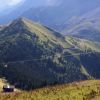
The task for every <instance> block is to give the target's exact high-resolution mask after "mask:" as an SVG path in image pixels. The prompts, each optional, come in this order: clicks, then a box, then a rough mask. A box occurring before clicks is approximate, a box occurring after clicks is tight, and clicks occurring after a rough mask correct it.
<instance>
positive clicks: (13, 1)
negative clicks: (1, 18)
mask: <svg viewBox="0 0 100 100" xmlns="http://www.w3.org/2000/svg"><path fill="white" fill-rule="evenodd" d="M23 1H24V0H0V10H1V11H2V10H4V9H6V8H9V7H12V6H15V5H17V4H19V3H21V2H23Z"/></svg>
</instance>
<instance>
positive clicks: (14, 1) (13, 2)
mask: <svg viewBox="0 0 100 100" xmlns="http://www.w3.org/2000/svg"><path fill="white" fill-rule="evenodd" d="M22 1H23V0H8V5H10V6H14V5H16V4H18V3H20V2H22Z"/></svg>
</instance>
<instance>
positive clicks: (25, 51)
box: [0, 18, 100, 89]
mask: <svg viewBox="0 0 100 100" xmlns="http://www.w3.org/2000/svg"><path fill="white" fill-rule="evenodd" d="M81 43H82V44H83V46H82V44H81ZM99 47H100V44H99V43H93V42H91V41H86V40H81V39H79V42H78V39H76V38H74V37H64V36H62V35H61V34H60V33H58V32H55V31H53V30H52V29H50V28H48V27H46V26H43V25H40V24H39V23H35V22H31V21H30V20H28V19H25V18H20V19H16V20H14V21H13V22H12V23H10V24H9V25H8V26H6V27H5V28H4V29H3V30H2V31H0V66H1V67H0V69H2V72H3V73H1V74H2V75H1V76H3V77H5V78H6V79H7V80H8V82H9V83H11V84H13V85H15V86H16V87H19V88H21V89H33V88H37V87H43V86H46V85H53V84H61V83H66V82H72V81H76V80H84V79H91V78H99V77H100V73H99V70H100V68H99V66H100V53H99V50H100V48H99ZM87 52H91V53H89V54H88V53H87ZM76 53H78V55H76ZM80 53H82V54H80ZM84 53H85V54H84ZM95 60H96V64H95V63H94V62H95ZM5 65H7V67H5Z"/></svg>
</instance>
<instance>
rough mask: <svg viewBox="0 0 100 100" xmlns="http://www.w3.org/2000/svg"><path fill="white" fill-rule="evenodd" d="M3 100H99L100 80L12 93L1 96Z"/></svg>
mask: <svg viewBox="0 0 100 100" xmlns="http://www.w3.org/2000/svg"><path fill="white" fill-rule="evenodd" d="M1 95H2V94H1ZM0 99H1V100H5V99H6V100H11V99H12V100H13V99H16V100H25V99H27V100H32V99H33V100H99V99H100V80H89V81H83V82H74V83H72V84H65V85H58V86H54V87H46V88H42V89H37V90H34V91H31V92H22V93H11V94H5V95H4V96H0Z"/></svg>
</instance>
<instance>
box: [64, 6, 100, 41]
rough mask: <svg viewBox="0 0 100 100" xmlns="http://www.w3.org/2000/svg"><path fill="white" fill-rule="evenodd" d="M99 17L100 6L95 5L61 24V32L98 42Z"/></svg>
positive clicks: (99, 31) (99, 37)
mask: <svg viewBox="0 0 100 100" xmlns="http://www.w3.org/2000/svg"><path fill="white" fill-rule="evenodd" d="M99 18H100V7H97V8H96V9H94V10H92V11H90V12H88V13H86V14H83V15H82V16H76V17H73V18H71V19H70V20H69V21H67V23H66V24H65V25H64V26H63V27H64V29H63V30H64V31H63V33H65V34H72V35H75V36H77V37H81V38H86V39H90V40H94V41H98V42H100V29H99V27H100V19H99ZM67 26H68V27H67Z"/></svg>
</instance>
